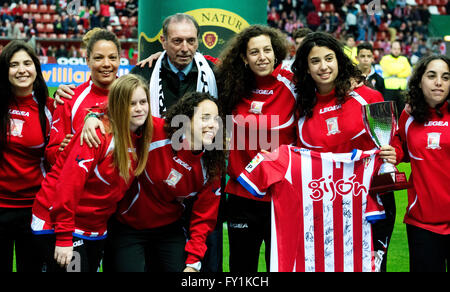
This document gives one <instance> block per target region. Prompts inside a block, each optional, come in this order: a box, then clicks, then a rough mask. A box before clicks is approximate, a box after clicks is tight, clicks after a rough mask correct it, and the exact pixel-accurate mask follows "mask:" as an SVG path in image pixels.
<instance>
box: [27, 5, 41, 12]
mask: <svg viewBox="0 0 450 292" xmlns="http://www.w3.org/2000/svg"><path fill="white" fill-rule="evenodd" d="M28 12H30V13H38V12H39V8H38V6H37V4H30V6H29V11H28Z"/></svg>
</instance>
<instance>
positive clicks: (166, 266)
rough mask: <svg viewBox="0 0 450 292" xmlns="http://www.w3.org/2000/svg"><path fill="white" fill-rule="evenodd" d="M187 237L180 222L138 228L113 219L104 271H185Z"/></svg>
mask: <svg viewBox="0 0 450 292" xmlns="http://www.w3.org/2000/svg"><path fill="white" fill-rule="evenodd" d="M185 245H186V237H185V235H184V230H183V226H182V224H181V222H175V223H173V224H169V225H166V226H162V227H158V228H152V229H144V230H136V229H133V228H131V227H129V226H127V225H124V224H122V223H120V222H118V221H117V220H115V219H111V220H110V222H109V225H108V239H107V242H106V247H105V259H104V262H103V270H104V271H105V272H145V271H149V272H150V271H151V272H182V271H183V270H184V268H185V267H186V265H185V252H184V247H185Z"/></svg>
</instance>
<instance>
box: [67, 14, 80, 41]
mask: <svg viewBox="0 0 450 292" xmlns="http://www.w3.org/2000/svg"><path fill="white" fill-rule="evenodd" d="M77 26H78V23H77V20H76V19H75V16H73V15H72V14H69V16H68V17H67V18H66V19H65V20H64V27H65V28H66V29H67V31H66V33H68V34H74V35H75V36H77V35H78V27H77Z"/></svg>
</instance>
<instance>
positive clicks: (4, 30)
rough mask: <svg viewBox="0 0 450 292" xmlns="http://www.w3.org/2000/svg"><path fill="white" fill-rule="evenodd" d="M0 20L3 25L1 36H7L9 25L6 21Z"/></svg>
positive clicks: (0, 26)
mask: <svg viewBox="0 0 450 292" xmlns="http://www.w3.org/2000/svg"><path fill="white" fill-rule="evenodd" d="M0 22H1V25H0V36H2V37H6V36H8V27H7V26H6V24H7V23H6V21H1V20H0ZM9 25H11V24H9Z"/></svg>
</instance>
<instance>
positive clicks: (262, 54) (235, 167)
mask: <svg viewBox="0 0 450 292" xmlns="http://www.w3.org/2000/svg"><path fill="white" fill-rule="evenodd" d="M286 54H287V46H286V37H285V36H284V35H283V34H281V32H279V31H278V30H276V29H273V28H270V27H267V26H261V25H253V26H250V27H248V28H246V29H244V30H243V31H242V32H240V33H239V34H237V35H236V36H235V37H234V38H233V39H231V40H230V42H229V44H228V45H227V46H226V48H225V49H224V51H223V53H222V54H221V56H220V57H219V59H220V63H219V64H218V66H217V72H216V73H217V75H216V80H217V87H218V92H219V101H220V102H221V105H222V107H223V109H224V113H225V114H226V115H227V117H229V116H232V129H229V130H232V134H231V135H232V136H231V145H230V152H229V161H228V175H229V176H230V179H229V180H228V182H227V185H226V189H225V192H226V193H227V196H228V197H227V203H226V210H227V220H228V236H229V244H230V271H232V272H241V271H243V272H256V271H257V268H258V259H259V253H260V247H261V244H262V242H263V241H264V242H265V246H266V266H267V270H269V268H268V267H269V266H270V263H269V260H270V234H271V232H270V228H271V226H270V222H271V221H270V220H271V215H270V197H265V198H262V199H260V198H256V197H254V196H253V195H252V194H251V193H250V192H248V191H247V190H246V189H245V188H244V187H243V186H242V185H240V183H239V182H238V181H237V178H238V177H239V175H240V174H241V172H242V171H243V170H244V168H245V167H246V166H247V164H248V163H249V162H250V161H251V160H252V159H253V157H255V156H256V155H257V154H258V153H259V152H260V151H261V150H266V151H272V150H275V149H276V148H278V146H279V145H282V144H292V143H294V142H295V129H294V125H295V123H294V118H295V116H294V109H295V91H294V84H293V83H292V82H291V80H292V77H293V75H292V72H290V71H287V70H284V69H282V68H281V63H282V61H283V60H284V59H285V57H286ZM227 124H228V123H227Z"/></svg>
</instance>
